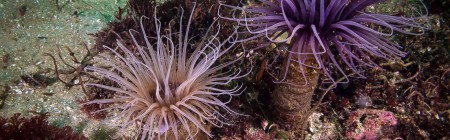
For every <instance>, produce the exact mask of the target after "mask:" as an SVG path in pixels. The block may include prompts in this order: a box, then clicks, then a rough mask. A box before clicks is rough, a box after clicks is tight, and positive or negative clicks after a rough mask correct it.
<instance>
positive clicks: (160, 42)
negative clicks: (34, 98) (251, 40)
mask: <svg viewBox="0 0 450 140" xmlns="http://www.w3.org/2000/svg"><path fill="white" fill-rule="evenodd" d="M194 7H195V6H194ZM192 11H194V10H192ZM155 13H156V12H155ZM192 14H193V12H191V14H190V17H189V21H188V23H187V26H186V29H185V30H186V31H185V32H184V33H183V29H182V23H183V22H182V20H183V18H181V19H180V25H179V29H180V30H179V32H178V33H170V31H169V33H167V34H166V35H162V34H161V23H160V22H159V20H158V19H157V18H156V15H155V16H154V20H155V21H156V22H155V26H156V29H157V30H156V37H153V38H152V37H148V36H147V35H146V34H145V29H144V27H143V23H142V22H143V20H144V19H146V17H141V19H140V26H141V32H140V35H141V38H140V39H143V40H144V42H145V44H144V45H141V44H138V43H137V42H138V41H137V40H138V39H139V38H137V37H136V36H137V35H135V34H137V33H139V32H138V31H135V30H129V34H130V35H131V37H132V40H133V42H134V44H133V45H134V47H135V48H136V49H137V50H136V52H132V51H131V50H130V49H128V48H127V46H125V45H124V44H122V43H121V41H119V40H117V44H118V48H116V49H114V48H110V47H107V46H104V47H105V48H106V49H108V50H110V51H111V52H112V53H113V54H114V55H115V56H116V57H117V59H111V57H110V56H106V55H104V54H102V56H101V60H102V62H103V63H104V64H106V65H107V66H109V67H111V68H112V69H111V70H110V69H105V68H101V67H87V68H86V70H87V71H89V72H94V73H96V74H98V75H100V76H102V77H104V78H106V79H109V80H111V81H113V82H115V83H117V85H118V87H114V86H108V85H101V84H97V83H88V84H86V85H87V86H97V87H100V88H104V89H108V90H111V91H115V92H116V94H115V96H114V98H112V99H99V100H93V101H90V102H87V104H94V103H95V104H114V106H112V107H109V108H106V109H104V110H100V111H105V110H118V111H119V113H118V114H117V115H116V116H115V117H116V118H118V119H119V120H123V123H121V127H122V128H127V127H131V126H133V125H134V124H136V126H137V127H138V129H139V130H140V132H139V133H140V136H139V137H140V138H141V139H155V138H158V139H160V138H164V139H179V138H180V137H183V138H186V139H195V138H196V136H197V134H198V133H199V130H200V131H201V132H200V133H202V134H206V135H208V136H209V137H211V133H210V132H209V130H208V125H214V126H216V127H221V126H223V125H228V123H226V122H225V121H226V120H227V118H226V117H224V115H223V114H222V113H223V112H225V113H230V114H234V115H236V114H239V113H237V112H235V111H233V110H231V109H230V108H229V107H227V106H226V104H227V103H228V102H229V101H230V100H231V98H232V97H233V96H236V95H239V94H240V91H242V88H243V86H242V85H239V84H238V85H236V86H234V88H231V89H222V88H219V87H226V86H227V85H229V83H230V82H231V81H232V80H235V79H238V78H241V77H243V76H245V75H247V74H248V73H241V71H240V70H230V71H226V72H222V71H221V70H222V69H223V68H225V67H228V66H230V65H231V64H233V63H234V62H236V61H238V60H239V59H236V60H233V61H229V62H224V63H221V64H217V65H215V62H216V61H217V60H218V59H219V58H220V57H221V56H222V55H224V54H225V53H226V52H227V51H229V50H230V49H231V48H232V47H233V46H234V45H235V44H236V42H234V40H235V39H236V38H237V34H236V33H234V34H233V35H231V36H229V37H228V38H226V39H225V40H224V41H220V40H219V39H218V35H219V33H220V31H219V30H220V24H217V26H218V27H217V28H219V29H217V32H215V33H213V34H212V35H210V34H211V32H212V30H213V29H212V28H213V27H214V26H215V25H211V26H210V28H209V29H208V33H206V35H205V36H203V38H202V40H201V41H200V42H198V43H196V44H195V45H191V44H190V43H189V40H190V38H189V36H188V34H189V28H190V24H191V20H192ZM181 17H183V14H182V15H181ZM150 39H155V41H154V42H155V43H151V41H150ZM225 46H228V48H225ZM189 47H192V49H191V50H193V51H189ZM119 50H120V51H121V52H123V53H120V51H119ZM218 96H225V97H229V98H228V99H229V100H228V101H225V102H224V101H221V100H219V98H218Z"/></svg>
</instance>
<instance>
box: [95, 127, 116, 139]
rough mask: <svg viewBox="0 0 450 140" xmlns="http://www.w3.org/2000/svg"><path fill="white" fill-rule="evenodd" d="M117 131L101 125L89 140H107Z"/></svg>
mask: <svg viewBox="0 0 450 140" xmlns="http://www.w3.org/2000/svg"><path fill="white" fill-rule="evenodd" d="M116 132H117V130H116V129H114V128H108V127H106V126H104V125H101V126H100V127H98V128H97V129H96V130H94V131H93V132H92V134H91V135H90V136H89V139H90V140H107V139H111V137H112V136H114V135H115V134H116Z"/></svg>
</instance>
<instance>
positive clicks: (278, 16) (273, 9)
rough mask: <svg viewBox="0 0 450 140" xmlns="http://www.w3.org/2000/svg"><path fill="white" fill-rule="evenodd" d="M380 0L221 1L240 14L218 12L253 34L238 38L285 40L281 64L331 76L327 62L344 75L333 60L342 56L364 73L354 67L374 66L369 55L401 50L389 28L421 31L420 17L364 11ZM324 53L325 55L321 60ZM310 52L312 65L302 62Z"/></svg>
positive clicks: (412, 32)
mask: <svg viewBox="0 0 450 140" xmlns="http://www.w3.org/2000/svg"><path fill="white" fill-rule="evenodd" d="M382 1H384V0H277V1H274V2H272V1H268V0H261V2H262V6H248V7H246V8H241V7H236V6H230V5H223V6H225V7H231V8H235V9H239V10H242V11H244V17H243V18H230V17H222V18H224V19H228V20H233V21H237V22H239V23H240V24H241V25H244V26H246V27H247V31H248V33H251V34H254V36H251V37H249V38H246V39H243V40H241V41H247V40H251V39H255V38H258V37H266V38H267V39H268V40H270V42H283V43H289V44H290V46H289V47H288V49H287V50H286V51H287V52H288V56H287V58H288V61H287V64H286V67H288V66H289V64H290V63H291V62H292V61H294V62H296V63H298V64H299V65H300V70H302V72H303V68H304V67H313V68H318V69H322V71H323V72H324V74H325V75H326V76H327V77H328V78H329V80H331V82H335V80H334V78H333V76H332V75H331V73H330V67H335V69H337V70H338V71H339V72H340V73H341V74H342V76H345V77H346V74H345V69H344V68H343V67H342V66H341V65H340V64H339V62H338V60H342V61H343V63H345V64H346V65H347V66H348V67H347V68H349V69H350V70H351V71H352V72H354V73H356V74H357V75H359V76H360V77H364V76H363V75H362V74H361V73H360V72H359V67H360V66H369V67H377V64H376V63H374V62H373V61H371V59H370V55H373V56H376V57H379V58H384V59H388V60H396V59H399V58H401V57H403V56H405V55H406V53H405V52H402V51H401V50H400V49H399V48H401V46H400V45H398V44H397V43H395V42H392V41H390V39H389V38H388V36H392V35H393V33H394V31H396V32H399V33H404V34H409V35H421V34H423V32H424V29H423V28H424V27H423V26H421V24H419V23H417V20H418V19H419V18H423V17H400V16H391V15H386V14H377V13H370V12H367V11H365V8H367V7H368V6H370V5H373V4H376V3H379V2H382ZM247 16H250V17H247ZM283 34H287V37H285V38H283V37H281V36H282V35H283ZM260 47H265V46H264V45H261V46H260ZM258 48H259V47H258ZM280 48H283V47H280ZM323 55H326V57H325V60H324V57H323ZM309 57H313V58H314V60H315V65H309V64H307V63H306V62H305V61H306V60H307V59H308V58H309ZM336 58H339V59H336ZM325 61H327V62H329V63H324V62H325ZM285 71H288V69H285ZM286 75H287V73H285V74H284V76H283V79H284V78H286ZM302 75H303V77H305V75H304V74H302ZM305 79H306V78H305Z"/></svg>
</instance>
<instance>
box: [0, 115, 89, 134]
mask: <svg viewBox="0 0 450 140" xmlns="http://www.w3.org/2000/svg"><path fill="white" fill-rule="evenodd" d="M48 117H49V113H43V114H39V115H37V116H33V117H31V118H25V117H20V113H16V114H14V115H13V116H12V117H11V118H9V119H5V118H0V127H1V128H2V129H0V140H11V139H15V140H46V139H66V140H68V139H70V140H87V138H86V137H84V136H83V135H80V134H76V133H73V130H72V128H71V127H70V126H64V127H62V128H58V127H55V126H51V125H48V121H47V118H48Z"/></svg>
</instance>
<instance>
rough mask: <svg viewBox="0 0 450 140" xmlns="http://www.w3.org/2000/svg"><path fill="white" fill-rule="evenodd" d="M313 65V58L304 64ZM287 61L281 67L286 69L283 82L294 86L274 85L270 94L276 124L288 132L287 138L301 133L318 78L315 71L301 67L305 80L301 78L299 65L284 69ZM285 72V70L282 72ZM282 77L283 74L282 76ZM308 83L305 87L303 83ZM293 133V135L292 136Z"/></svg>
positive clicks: (285, 84)
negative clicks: (275, 114) (275, 115)
mask: <svg viewBox="0 0 450 140" xmlns="http://www.w3.org/2000/svg"><path fill="white" fill-rule="evenodd" d="M313 63H315V59H314V57H308V58H307V60H306V64H309V65H312V64H313ZM286 64H287V60H285V63H284V65H283V66H285V67H284V68H288V71H287V76H286V80H285V81H284V82H287V83H291V84H296V86H294V85H290V84H287V83H281V84H278V85H276V88H275V91H274V93H273V94H272V102H273V105H274V107H275V111H276V113H277V115H278V116H277V118H276V119H277V120H276V123H277V124H279V125H280V126H281V128H284V129H285V130H287V131H288V132H291V134H288V135H290V136H289V137H291V138H292V137H293V136H294V137H295V135H297V136H298V134H299V133H298V132H301V131H303V130H301V129H302V125H303V124H304V123H306V120H307V119H308V117H309V113H308V111H309V110H310V109H311V99H312V96H313V93H314V90H315V88H316V87H317V82H318V78H319V73H318V72H317V69H312V68H308V67H303V69H304V70H305V71H304V72H305V75H306V77H307V79H306V80H305V79H304V78H303V76H302V71H301V70H300V67H299V64H298V63H296V62H291V64H290V65H289V66H287V67H286ZM283 71H285V70H283ZM283 75H284V74H283ZM306 81H308V82H307V83H308V84H307V85H305V82H306ZM292 133H294V134H292Z"/></svg>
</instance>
